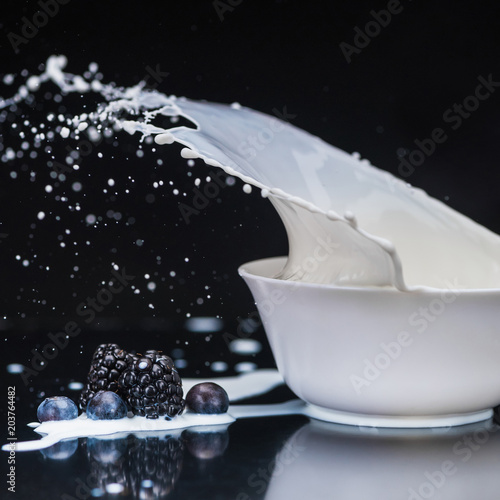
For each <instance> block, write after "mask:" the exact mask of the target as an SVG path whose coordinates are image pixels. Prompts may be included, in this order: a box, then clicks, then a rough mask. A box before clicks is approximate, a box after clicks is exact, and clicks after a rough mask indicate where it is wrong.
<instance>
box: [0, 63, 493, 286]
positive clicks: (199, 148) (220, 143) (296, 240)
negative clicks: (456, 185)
mask: <svg viewBox="0 0 500 500" xmlns="http://www.w3.org/2000/svg"><path fill="white" fill-rule="evenodd" d="M66 63H67V61H66V59H65V58H64V57H63V56H52V57H50V58H49V60H48V61H47V64H46V69H45V71H44V72H43V73H42V74H41V75H39V76H32V77H30V78H29V79H28V81H27V84H26V86H25V87H22V88H21V89H20V90H19V92H18V93H17V94H16V95H15V96H13V97H12V98H11V99H7V100H4V101H3V102H2V101H0V107H5V106H8V105H9V104H12V103H15V102H18V101H20V100H23V99H24V98H25V97H26V96H27V95H28V94H29V91H32V92H34V91H36V90H37V89H38V88H39V87H40V86H41V85H42V84H43V82H44V81H47V80H52V81H53V82H54V83H56V84H57V85H58V86H59V87H60V88H61V90H62V91H63V92H64V93H68V92H79V93H85V92H97V93H99V94H101V95H102V96H103V97H104V98H105V99H106V101H107V102H106V103H105V104H103V105H101V107H100V108H99V109H98V110H97V111H96V112H95V113H90V114H86V115H83V117H82V118H81V119H80V120H79V119H78V117H77V118H76V119H75V120H74V124H75V127H77V126H81V123H82V122H84V121H108V122H109V121H111V122H112V123H113V124H114V125H115V126H116V125H118V126H120V127H122V128H123V129H124V130H126V131H127V132H129V133H131V134H133V133H135V132H140V133H141V134H142V136H143V138H144V137H145V136H149V135H152V136H154V137H155V142H156V143H157V144H160V145H161V144H171V143H173V142H177V143H179V144H182V145H184V146H185V148H184V149H183V150H182V152H181V154H182V156H183V157H185V158H201V159H203V160H204V161H205V163H207V164H208V165H211V166H216V167H219V168H222V169H223V170H224V171H225V172H227V173H228V174H230V175H233V176H236V177H239V178H240V179H242V180H243V181H244V182H245V183H247V184H251V185H254V186H256V187H258V188H260V189H261V190H262V194H263V195H264V196H267V197H268V198H269V200H270V201H271V202H272V204H273V205H274V207H275V208H276V210H277V211H278V213H279V215H280V217H281V219H282V221H283V223H284V225H285V228H286V231H287V235H288V239H289V248H290V250H289V255H288V260H287V262H286V264H285V266H284V268H283V269H282V270H281V272H280V273H279V274H278V275H277V276H276V278H279V279H285V280H294V281H300V282H308V283H319V284H328V285H334V286H349V287H358V286H362V287H395V288H397V289H399V290H401V291H418V290H422V289H425V288H438V289H447V288H450V286H451V285H450V284H452V283H454V284H455V285H454V286H453V288H457V286H456V283H458V284H459V285H458V288H460V289H498V288H500V237H499V236H498V235H496V234H494V233H493V232H491V231H489V230H488V229H486V228H484V227H483V226H481V225H479V224H477V223H475V222H474V221H472V220H471V219H469V218H467V217H465V216H464V215H462V214H460V213H458V212H456V211H455V210H453V209H451V208H450V207H448V206H446V205H445V204H443V203H441V202H440V201H438V200H436V199H433V198H431V197H430V196H428V195H427V194H426V193H425V192H424V191H422V190H420V189H417V188H414V187H412V186H410V185H408V184H406V183H404V182H403V181H401V180H399V179H397V178H396V177H394V176H392V175H391V174H389V173H387V172H384V171H382V170H379V169H378V168H376V167H374V166H372V165H370V164H369V162H368V161H366V160H360V159H359V158H358V157H357V156H355V155H349V154H348V153H346V152H344V151H342V150H340V149H338V148H336V147H334V146H331V145H329V144H327V143H325V142H324V141H322V140H321V139H319V138H317V137H314V136H312V135H310V134H308V133H307V132H304V131H303V130H300V129H299V128H297V127H295V126H293V125H291V124H290V123H287V122H285V121H282V120H280V119H278V118H275V117H270V116H268V115H265V114H263V113H260V112H257V111H254V110H251V109H249V108H245V107H243V106H240V105H239V104H233V105H223V104H215V103H208V102H198V101H193V100H190V99H187V98H178V97H175V96H166V95H165V94H162V93H160V92H157V91H148V90H145V89H144V88H143V86H141V85H137V86H135V87H131V88H126V89H121V88H117V87H116V86H114V85H107V84H102V83H101V82H100V81H97V80H92V81H87V80H86V79H85V78H83V77H81V76H78V75H73V74H71V73H67V72H64V71H63V69H64V67H65V65H66ZM124 112H126V113H129V114H133V115H136V116H137V119H134V120H123V119H122V118H120V115H121V114H123V113H124ZM157 116H168V117H184V118H187V119H188V120H189V121H191V122H192V123H193V125H194V126H195V128H190V127H186V126H178V127H172V128H169V129H165V128H162V127H158V126H155V125H153V123H152V121H153V120H154V119H155V117H157ZM84 126H85V125H84ZM256 139H258V142H256ZM252 145H254V146H255V147H252Z"/></svg>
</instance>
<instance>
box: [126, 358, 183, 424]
mask: <svg viewBox="0 0 500 500" xmlns="http://www.w3.org/2000/svg"><path fill="white" fill-rule="evenodd" d="M119 384H120V387H121V390H122V391H123V393H122V395H123V397H124V399H125V401H126V402H127V404H128V405H129V406H130V407H131V408H132V411H133V412H134V414H135V415H140V416H142V417H147V418H158V417H161V416H165V418H167V419H172V418H174V417H175V416H177V415H179V413H182V411H183V410H184V406H185V401H184V399H182V394H183V393H182V382H181V378H180V376H179V374H178V373H177V370H176V369H175V367H174V363H173V361H172V359H171V358H169V357H168V356H165V355H163V354H161V353H159V352H158V351H146V352H145V353H144V355H143V356H142V355H141V356H138V357H137V358H136V359H135V360H134V361H133V363H132V364H131V365H130V366H129V367H128V368H126V369H125V370H124V372H123V373H122V374H121V376H120V379H119Z"/></svg>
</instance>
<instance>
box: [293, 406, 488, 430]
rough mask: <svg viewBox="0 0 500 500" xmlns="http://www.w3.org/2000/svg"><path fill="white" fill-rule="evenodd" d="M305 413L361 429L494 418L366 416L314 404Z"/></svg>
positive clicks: (471, 415) (485, 414) (467, 415)
mask: <svg viewBox="0 0 500 500" xmlns="http://www.w3.org/2000/svg"><path fill="white" fill-rule="evenodd" d="M303 413H304V415H306V416H308V417H311V418H316V419H318V420H324V421H326V422H334V423H336V424H345V425H355V426H359V427H390V428H403V429H418V428H429V427H452V426H456V425H467V424H472V423H475V422H481V421H483V420H488V419H490V418H491V417H492V416H493V410H492V409H487V410H481V411H475V412H471V413H461V414H455V415H430V416H416V417H406V416H388V415H366V414H362V413H349V412H345V411H338V410H329V409H327V408H322V407H320V406H316V405H312V404H306V405H305V408H304V410H303Z"/></svg>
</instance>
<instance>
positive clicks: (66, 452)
mask: <svg viewBox="0 0 500 500" xmlns="http://www.w3.org/2000/svg"><path fill="white" fill-rule="evenodd" d="M77 448H78V439H68V440H66V441H60V442H59V443H56V444H53V445H52V446H49V447H48V448H44V449H43V450H40V451H41V452H42V455H43V456H44V457H45V458H50V459H51V460H66V459H67V458H69V457H71V455H73V454H74V453H75V451H76V450H77Z"/></svg>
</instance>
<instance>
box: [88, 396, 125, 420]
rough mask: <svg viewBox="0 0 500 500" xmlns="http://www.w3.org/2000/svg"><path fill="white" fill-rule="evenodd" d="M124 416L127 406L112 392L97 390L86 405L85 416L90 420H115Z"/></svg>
mask: <svg viewBox="0 0 500 500" xmlns="http://www.w3.org/2000/svg"><path fill="white" fill-rule="evenodd" d="M126 416H127V406H126V405H125V402H124V401H123V399H122V398H121V397H120V396H118V394H115V393H114V392H110V391H101V392H98V393H97V394H96V395H95V396H94V397H93V398H92V399H91V400H90V401H89V403H88V405H87V417H88V418H90V419H91V420H117V419H119V418H124V417H126Z"/></svg>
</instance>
